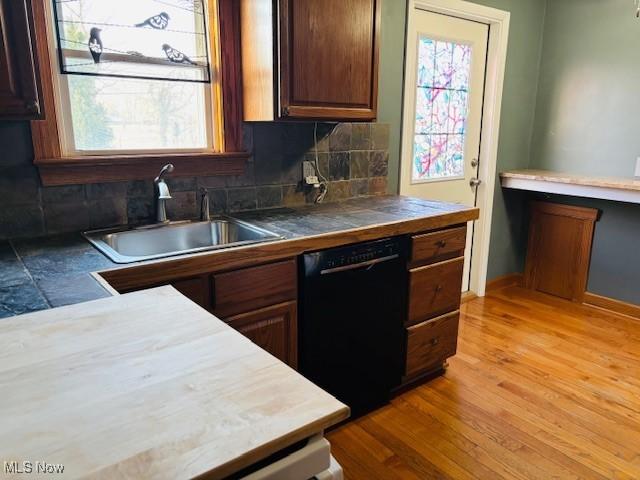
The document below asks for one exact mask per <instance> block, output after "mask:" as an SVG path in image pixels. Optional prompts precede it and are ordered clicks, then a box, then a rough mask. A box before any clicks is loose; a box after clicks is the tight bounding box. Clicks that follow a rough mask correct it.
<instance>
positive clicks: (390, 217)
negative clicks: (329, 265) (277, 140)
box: [0, 196, 469, 318]
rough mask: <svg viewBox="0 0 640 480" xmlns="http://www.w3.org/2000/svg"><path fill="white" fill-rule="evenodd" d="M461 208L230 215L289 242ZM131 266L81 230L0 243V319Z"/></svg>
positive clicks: (374, 200) (73, 294) (407, 202)
mask: <svg viewBox="0 0 640 480" xmlns="http://www.w3.org/2000/svg"><path fill="white" fill-rule="evenodd" d="M463 210H469V208H468V207H465V206H463V205H457V204H449V203H443V202H437V201H430V200H421V199H416V198H408V197H399V196H383V197H367V198H360V199H355V200H347V201H344V202H340V203H328V204H321V205H312V206H303V207H294V208H278V209H273V210H261V211H255V212H243V213H238V214H234V215H233V217H234V218H238V219H241V220H244V221H247V222H251V223H253V224H255V225H258V226H260V227H262V228H265V229H267V230H271V231H272V232H274V233H277V234H280V235H282V236H284V237H285V239H287V240H290V239H297V238H302V237H311V236H315V235H322V234H327V233H336V232H340V231H347V230H352V229H355V228H363V227H368V226H373V225H379V224H385V223H396V222H402V221H406V220H412V219H417V218H423V217H430V216H435V215H442V214H445V213H454V212H459V211H463ZM257 245H261V244H257ZM248 248H251V247H248ZM135 265H136V264H127V265H118V264H115V263H113V262H112V261H111V260H109V259H108V258H107V257H105V256H104V255H103V254H102V253H100V252H98V251H97V250H96V249H94V248H93V246H91V245H90V244H89V243H88V242H87V241H86V240H84V238H83V237H82V236H81V235H80V234H68V235H60V236H55V237H45V238H38V239H30V240H15V241H10V242H0V318H4V317H11V316H13V315H20V314H22V313H28V312H34V311H38V310H44V309H47V308H52V307H59V306H63V305H71V304H75V303H81V302H86V301H89V300H96V299H99V298H105V297H109V296H111V293H110V292H108V291H107V290H105V289H104V288H103V287H102V286H101V285H100V283H99V282H98V281H97V280H96V279H95V278H94V277H93V276H92V275H91V273H92V272H96V271H101V270H107V269H112V268H127V267H131V266H135Z"/></svg>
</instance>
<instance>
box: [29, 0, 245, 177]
mask: <svg viewBox="0 0 640 480" xmlns="http://www.w3.org/2000/svg"><path fill="white" fill-rule="evenodd" d="M44 1H45V0H37V1H35V2H33V16H34V24H35V44H36V48H37V51H38V53H39V71H40V79H41V85H42V104H43V109H44V111H45V112H47V116H46V118H45V119H43V120H34V121H32V122H31V134H32V139H33V151H34V160H33V163H34V164H35V165H36V166H37V167H38V170H39V172H40V178H41V181H42V184H43V185H44V186H52V185H70V184H80V183H101V182H117V181H127V180H138V179H146V178H150V177H152V176H153V175H155V174H156V173H157V171H158V170H159V168H160V167H162V165H163V164H165V163H167V162H171V163H173V164H174V165H175V166H176V170H175V173H174V175H175V176H211V175H239V174H242V173H243V172H244V167H245V163H246V161H247V159H248V158H249V155H250V154H249V153H248V152H246V151H243V145H242V68H241V61H240V8H239V2H237V1H236V0H218V12H217V14H218V22H217V23H218V29H219V31H218V34H219V35H218V36H219V41H220V49H219V51H220V75H221V79H220V80H221V92H220V95H219V96H220V97H221V98H218V99H214V101H216V102H217V104H218V105H220V106H221V108H220V109H218V111H219V112H220V116H219V118H218V121H219V122H221V123H222V138H220V139H218V141H219V142H220V143H221V146H222V149H221V152H215V153H178V154H175V153H167V154H144V155H100V156H97V155H96V156H91V155H88V156H81V157H65V156H63V155H62V148H61V138H60V131H59V128H58V121H57V118H56V115H55V111H56V103H55V96H54V85H53V82H52V78H53V77H52V75H53V71H52V68H51V55H50V52H49V46H48V38H47V24H46V12H45V5H44Z"/></svg>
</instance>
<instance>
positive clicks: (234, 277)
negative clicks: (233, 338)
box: [213, 259, 297, 319]
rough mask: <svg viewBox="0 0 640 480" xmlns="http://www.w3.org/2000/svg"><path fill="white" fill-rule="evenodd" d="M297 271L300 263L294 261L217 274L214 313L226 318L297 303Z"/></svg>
mask: <svg viewBox="0 0 640 480" xmlns="http://www.w3.org/2000/svg"><path fill="white" fill-rule="evenodd" d="M296 271H297V268H296V260H295V259H291V260H287V261H285V262H279V263H271V264H269V265H261V266H259V267H252V268H244V269H242V270H236V271H233V272H228V273H220V274H215V275H213V313H214V314H216V315H217V316H219V317H220V318H222V319H224V318H228V317H230V316H231V315H236V314H238V313H244V312H249V311H252V310H257V309H259V308H262V307H267V306H269V305H275V304H277V303H283V302H286V301H289V300H295V299H296V297H297V275H296Z"/></svg>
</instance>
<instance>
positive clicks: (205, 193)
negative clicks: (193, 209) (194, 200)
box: [200, 188, 211, 222]
mask: <svg viewBox="0 0 640 480" xmlns="http://www.w3.org/2000/svg"><path fill="white" fill-rule="evenodd" d="M200 194H201V195H202V199H201V200H200V221H203V222H209V221H211V214H210V213H209V190H207V189H206V188H201V189H200Z"/></svg>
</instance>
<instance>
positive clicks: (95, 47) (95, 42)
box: [89, 27, 102, 63]
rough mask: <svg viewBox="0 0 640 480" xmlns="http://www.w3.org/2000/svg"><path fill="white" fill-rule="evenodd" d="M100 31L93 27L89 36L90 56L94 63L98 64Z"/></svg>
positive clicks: (100, 50) (100, 52)
mask: <svg viewBox="0 0 640 480" xmlns="http://www.w3.org/2000/svg"><path fill="white" fill-rule="evenodd" d="M101 31H102V30H101V29H99V28H97V27H93V28H92V29H91V32H90V36H89V52H91V56H92V57H93V61H94V62H95V63H100V56H101V55H102V40H101V39H100V32H101Z"/></svg>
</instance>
